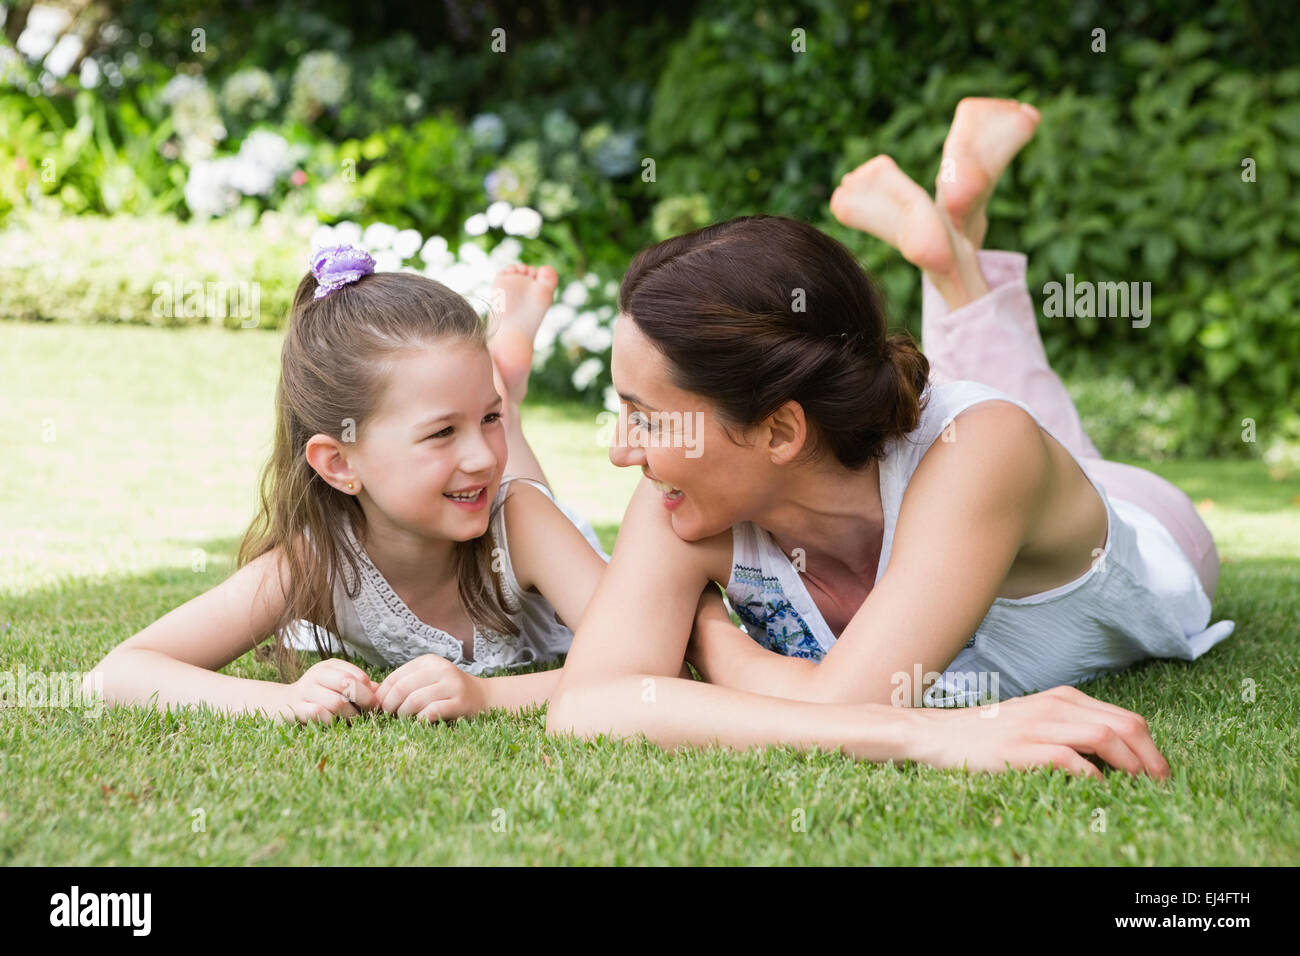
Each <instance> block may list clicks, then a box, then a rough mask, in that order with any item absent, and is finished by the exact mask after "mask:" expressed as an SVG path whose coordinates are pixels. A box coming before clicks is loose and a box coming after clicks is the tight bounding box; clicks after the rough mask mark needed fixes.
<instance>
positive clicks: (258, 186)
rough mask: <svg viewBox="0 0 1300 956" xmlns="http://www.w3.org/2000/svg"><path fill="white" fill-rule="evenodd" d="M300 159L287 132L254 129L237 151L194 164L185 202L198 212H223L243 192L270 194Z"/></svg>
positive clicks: (186, 184) (214, 213) (186, 188)
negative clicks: (231, 154) (281, 133)
mask: <svg viewBox="0 0 1300 956" xmlns="http://www.w3.org/2000/svg"><path fill="white" fill-rule="evenodd" d="M296 159H297V157H296V155H295V151H294V150H293V148H292V147H290V145H289V143H288V141H287V140H286V139H285V138H284V137H283V136H280V135H279V134H277V133H271V132H268V131H267V130H254V131H253V132H252V133H250V134H249V135H248V136H247V137H245V139H244V142H243V143H242V144H241V145H240V147H239V152H238V153H237V154H236V155H234V156H222V157H219V158H217V159H204V160H199V161H198V162H196V163H195V164H194V165H193V166H191V167H190V175H189V179H188V180H187V181H186V183H185V202H186V204H187V205H188V206H189V207H190V211H191V212H192V213H194V215H196V216H199V217H205V216H223V215H225V214H226V213H228V212H230V210H232V209H233V208H235V206H237V205H238V204H239V200H240V197H241V196H267V195H269V194H270V192H271V190H272V189H273V188H274V186H275V184H276V182H277V181H278V180H279V179H280V178H281V177H282V176H284V175H286V174H287V173H288V172H289V171H290V170H292V169H293V168H294V165H295V161H296Z"/></svg>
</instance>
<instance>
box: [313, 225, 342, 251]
mask: <svg viewBox="0 0 1300 956" xmlns="http://www.w3.org/2000/svg"><path fill="white" fill-rule="evenodd" d="M338 244H339V241H338V239H337V238H335V236H334V227H333V226H317V227H316V231H315V232H313V233H312V234H311V247H312V249H327V248H329V247H330V246H337V245H338Z"/></svg>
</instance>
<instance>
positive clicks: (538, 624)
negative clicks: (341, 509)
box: [286, 476, 609, 677]
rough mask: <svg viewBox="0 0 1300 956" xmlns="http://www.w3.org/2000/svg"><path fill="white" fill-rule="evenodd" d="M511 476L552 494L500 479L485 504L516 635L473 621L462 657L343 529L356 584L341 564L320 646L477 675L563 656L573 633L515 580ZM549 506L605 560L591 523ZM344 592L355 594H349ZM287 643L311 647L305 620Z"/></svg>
mask: <svg viewBox="0 0 1300 956" xmlns="http://www.w3.org/2000/svg"><path fill="white" fill-rule="evenodd" d="M512 481H527V482H529V483H530V484H533V485H536V486H537V487H538V488H540V489H541V490H542V491H543V492H545V494H546V496H547V497H548V498H550V499H551V500H552V501H555V497H554V495H552V494H551V490H550V489H549V488H547V487H546V486H545V485H544V484H542V483H540V482H536V481H533V480H532V479H529V478H520V477H517V476H516V477H510V478H506V479H504V480H503V481H502V482H501V487H500V489H499V490H498V491H497V496H496V498H495V500H494V501H493V502H492V505H491V508H492V517H491V520H490V521H489V523H488V533H489V534H490V535H492V537H493V541H494V546H495V547H499V548H500V549H501V552H500V553H501V570H500V572H499V575H500V579H501V582H502V585H503V591H504V593H505V598H506V600H505V610H506V613H507V614H508V615H509V617H510V619H511V620H512V621H514V623H515V625H516V626H517V627H518V629H519V634H517V635H515V636H511V635H507V634H501V633H498V632H497V631H494V630H492V629H490V628H486V627H481V626H477V625H476V626H475V628H474V657H473V660H467V659H466V658H465V655H464V648H463V647H462V645H461V642H460V641H458V640H457V639H456V638H454V637H452V635H450V634H448V633H447V632H446V631H444V630H441V629H440V628H437V627H434V626H433V625H431V624H426V623H425V622H424V621H422V620H420V619H419V618H418V617H417V616H416V615H415V613H414V612H413V611H412V610H411V609H410V608H408V607H407V606H406V603H405V602H404V601H403V600H402V599H401V598H400V597H399V596H398V595H397V592H395V591H394V590H393V589H392V587H391V586H390V585H389V584H388V581H387V580H386V579H385V578H384V576H383V574H382V573H381V572H380V570H379V569H378V568H377V567H375V565H374V563H373V562H372V561H371V560H370V556H369V555H367V554H366V552H365V549H364V548H363V547H361V545H360V543H359V542H358V541H357V539H356V537H355V536H354V535H353V534H352V532H351V529H350V528H345V529H344V530H345V535H346V537H347V539H348V541H349V543H350V545H351V546H352V548H353V549H354V551H355V552H356V554H357V559H358V567H359V570H360V581H359V582H356V581H354V580H353V578H352V576H351V569H350V568H349V567H348V566H347V565H346V564H344V566H343V578H344V579H346V580H345V581H342V580H341V581H339V582H337V583H336V585H335V588H334V614H335V617H336V619H337V621H338V628H339V631H340V633H339V634H333V633H331V632H329V631H325V632H324V635H323V636H324V637H325V640H326V642H327V646H328V647H330V648H331V649H332V651H333V652H334V653H336V654H337V653H341V652H343V651H346V652H347V653H348V655H349V656H352V657H360V658H362V659H363V660H365V661H367V662H368V663H370V664H373V665H375V666H376V667H399V666H401V665H402V664H405V663H406V662H407V661H409V660H412V659H414V658H416V657H420V656H421V655H424V654H437V655H439V656H440V657H445V658H446V659H447V660H449V661H451V662H452V663H453V664H455V665H456V666H457V667H459V668H460V669H461V670H463V671H465V672H466V673H467V674H472V675H474V676H476V677H477V676H479V675H481V674H484V673H485V672H493V671H497V670H500V669H509V668H515V667H519V666H522V665H524V664H531V663H541V662H546V661H550V660H554V659H555V658H556V657H558V656H559V655H561V654H564V653H566V652H567V651H568V649H569V645H570V644H571V643H572V642H573V632H572V631H571V630H570V629H569V628H568V627H566V626H565V625H564V624H562V623H561V622H560V621H559V619H558V618H557V616H556V613H555V609H554V608H553V607H551V604H550V602H549V601H547V600H546V598H544V597H542V595H540V594H536V593H530V592H528V591H524V590H522V589H521V588H520V587H519V581H518V580H517V579H516V578H515V571H514V565H513V564H512V563H511V561H510V544H509V540H508V539H507V536H506V521H505V508H504V507H502V506H503V505H504V503H505V493H506V488H507V487H508V486H509V484H510V482H512ZM555 503H556V506H557V507H558V508H559V509H560V511H562V512H563V513H564V515H565V516H566V517H567V518H568V519H569V520H570V521H571V522H573V524H574V526H575V527H577V529H578V530H579V531H581V532H582V534H583V537H585V538H586V539H587V541H588V543H590V544H591V546H592V548H594V549H595V551H596V553H597V554H599V555H600V556H601V557H602V558H604V559H605V560H606V561H608V560H609V556H608V555H607V554H605V552H604V550H603V549H602V548H601V546H600V540H599V539H598V538H597V537H596V532H595V530H594V529H593V528H592V527H591V525H590V524H589V523H588V522H587V521H586V520H585V519H583V518H582V517H581V516H579V515H578V514H576V513H575V512H573V511H571V510H569V509H568V508H566V507H565V506H564V505H562V504H560V503H559V502H558V501H557V502H555ZM350 592H351V593H354V594H355V597H350V596H349V593H350ZM340 638H341V639H342V643H341V644H340ZM286 643H287V644H289V645H290V646H291V647H294V648H297V649H298V650H305V651H314V650H316V641H315V639H314V637H313V627H312V625H311V624H310V623H309V622H307V621H296V622H294V624H293V625H291V628H290V631H289V634H288V635H287V637H286Z"/></svg>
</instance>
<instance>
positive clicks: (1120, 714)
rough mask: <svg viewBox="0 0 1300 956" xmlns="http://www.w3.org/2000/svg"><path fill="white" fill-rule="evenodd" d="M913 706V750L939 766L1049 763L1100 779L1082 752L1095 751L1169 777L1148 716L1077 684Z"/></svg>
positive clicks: (996, 768) (1127, 767)
mask: <svg viewBox="0 0 1300 956" xmlns="http://www.w3.org/2000/svg"><path fill="white" fill-rule="evenodd" d="M910 713H913V714H917V715H918V716H920V717H921V718H922V720H923V723H922V725H921V727H920V731H919V734H920V735H919V736H918V737H916V738H914V741H913V746H912V747H911V748H910V749H911V750H912V751H914V753H911V754H909V756H913V757H914V758H915V759H917V760H920V761H922V762H923V763H927V764H930V765H932V766H936V767H954V768H964V769H967V770H989V771H993V772H995V773H1000V772H1002V771H1004V770H1007V769H1008V767H1009V768H1010V769H1013V770H1019V769H1024V768H1027V767H1043V766H1049V765H1050V766H1052V767H1055V768H1057V769H1060V770H1066V771H1069V772H1070V773H1072V774H1076V775H1080V774H1086V775H1087V776H1090V777H1095V778H1096V779H1098V780H1101V779H1102V775H1101V771H1100V770H1098V769H1097V767H1096V766H1095V765H1094V764H1093V763H1092V762H1091V761H1089V760H1088V759H1086V758H1085V757H1084V756H1083V755H1084V754H1093V755H1095V756H1097V757H1100V758H1101V759H1102V760H1104V761H1105V762H1106V763H1108V764H1110V765H1111V766H1112V767H1115V768H1117V769H1119V770H1123V771H1126V772H1128V773H1131V774H1140V773H1146V774H1149V775H1150V776H1152V777H1157V778H1159V779H1165V778H1166V777H1168V776H1169V764H1168V762H1167V761H1166V760H1165V758H1164V757H1162V756H1161V755H1160V751H1159V750H1157V749H1156V745H1155V741H1154V740H1152V738H1151V731H1150V729H1149V728H1148V727H1147V722H1146V720H1144V719H1143V718H1142V717H1141V716H1140V715H1138V714H1135V713H1133V712H1132V711H1128V710H1124V709H1123V708H1122V707H1116V706H1115V705H1114V704H1107V703H1105V702H1104V701H1100V700H1097V699H1096V698H1094V697H1089V696H1088V695H1087V694H1085V693H1083V692H1082V691H1080V690H1078V689H1076V688H1074V687H1067V686H1062V687H1054V688H1052V689H1051V690H1047V691H1043V692H1042V693H1039V694H1030V695H1029V696H1027V697H1017V698H1014V699H1012V700H1009V701H1002V702H1000V703H997V704H989V705H986V706H984V707H973V708H962V709H959V710H940V709H925V710H912V711H910Z"/></svg>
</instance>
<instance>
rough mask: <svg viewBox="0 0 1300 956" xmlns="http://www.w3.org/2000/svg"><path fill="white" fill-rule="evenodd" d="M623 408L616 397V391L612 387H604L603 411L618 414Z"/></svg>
mask: <svg viewBox="0 0 1300 956" xmlns="http://www.w3.org/2000/svg"><path fill="white" fill-rule="evenodd" d="M622 408H623V404H622V402H621V401H620V399H619V397H618V389H616V388H615V387H614V386H613V385H606V386H605V411H607V412H618V411H621V410H622Z"/></svg>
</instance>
